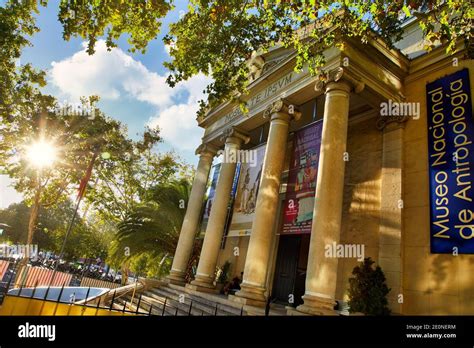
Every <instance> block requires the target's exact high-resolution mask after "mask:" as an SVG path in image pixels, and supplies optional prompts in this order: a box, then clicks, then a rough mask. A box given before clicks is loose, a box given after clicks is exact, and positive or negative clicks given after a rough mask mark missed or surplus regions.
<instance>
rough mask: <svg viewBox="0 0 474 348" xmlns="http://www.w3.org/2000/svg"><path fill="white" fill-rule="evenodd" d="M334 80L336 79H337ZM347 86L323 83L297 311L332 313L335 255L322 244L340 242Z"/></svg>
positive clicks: (347, 104) (318, 313)
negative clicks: (312, 196)
mask: <svg viewBox="0 0 474 348" xmlns="http://www.w3.org/2000/svg"><path fill="white" fill-rule="evenodd" d="M336 81H337V80H336ZM349 92H350V86H349V85H348V84H347V83H346V82H344V81H339V82H329V83H328V84H327V85H326V86H325V94H326V100H325V103H324V118H323V130H322V139H321V150H320V157H319V166H318V179H317V184H316V193H315V203H314V212H313V225H312V228H311V241H310V246H309V255H308V269H307V273H306V288H305V295H304V296H303V300H304V303H303V304H302V305H300V306H298V308H297V310H298V311H299V312H303V313H307V314H313V315H314V314H315V315H331V314H335V312H334V310H333V307H334V305H335V296H336V282H337V264H338V259H337V258H336V257H326V256H325V246H326V245H328V244H332V243H334V242H335V243H336V244H338V243H339V240H340V233H341V216H342V200H343V192H344V167H345V162H344V153H345V151H346V140H347V126H348V119H349Z"/></svg>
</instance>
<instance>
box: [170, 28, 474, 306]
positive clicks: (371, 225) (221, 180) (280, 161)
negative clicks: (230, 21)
mask: <svg viewBox="0 0 474 348" xmlns="http://www.w3.org/2000/svg"><path fill="white" fill-rule="evenodd" d="M404 29H405V36H404V38H403V39H402V40H401V41H400V42H398V43H397V45H396V48H395V49H390V48H388V47H387V45H385V44H384V43H383V42H382V41H381V40H377V39H374V40H372V41H370V42H368V43H366V44H363V43H361V42H358V41H356V40H353V39H348V40H347V41H346V42H345V44H344V47H343V49H337V48H330V49H328V50H327V51H326V52H325V54H326V62H327V63H326V66H325V67H324V69H323V74H324V78H321V76H310V74H309V73H308V72H307V70H305V69H303V71H302V72H300V73H296V72H295V71H294V65H295V61H294V54H293V52H290V51H288V50H285V49H283V48H279V47H276V48H274V49H273V50H271V51H270V52H268V53H265V54H262V55H254V56H253V57H252V60H251V62H250V64H253V65H252V69H251V71H252V76H251V78H252V82H251V85H250V86H249V91H250V93H249V94H248V95H247V96H246V97H245V100H246V101H247V105H248V108H249V112H248V113H246V114H243V113H242V112H241V111H240V109H239V107H238V106H236V105H234V104H231V103H223V104H222V105H220V106H219V107H216V108H214V109H212V110H210V111H209V112H208V113H207V114H206V116H205V117H203V118H200V119H198V124H199V126H200V127H202V128H204V129H205V133H204V136H203V139H202V145H200V146H199V148H198V149H197V151H196V154H198V155H199V156H200V157H199V163H198V166H197V170H196V175H195V178H194V182H193V186H192V191H191V196H190V200H189V204H188V207H187V211H186V216H185V219H184V222H183V225H182V229H181V234H180V237H179V242H178V246H177V249H176V253H175V255H174V259H173V265H172V270H171V273H170V275H169V277H168V280H169V282H170V283H172V284H179V285H185V281H184V275H185V271H186V268H187V266H188V262H189V259H190V256H191V252H192V249H193V245H194V243H196V238H203V241H202V250H201V254H200V258H199V263H198V265H197V269H196V276H195V279H194V280H193V281H191V282H190V284H186V289H190V290H192V291H200V292H213V291H215V287H216V284H215V280H216V279H215V272H216V267H221V266H222V265H223V264H224V263H225V262H226V261H227V262H229V263H230V270H231V271H230V273H231V274H230V275H231V277H233V276H240V275H241V274H243V281H242V284H241V290H240V291H238V292H237V293H235V295H229V297H228V298H229V300H231V301H236V302H238V303H241V304H244V305H247V306H253V307H264V306H265V305H266V303H267V301H268V300H269V299H270V300H272V301H274V302H276V303H281V304H284V305H287V306H288V307H287V308H288V314H311V315H331V314H336V310H335V308H336V307H335V304H336V301H338V302H339V303H340V304H343V303H344V302H345V301H347V289H348V279H349V278H350V277H351V272H352V270H353V268H354V266H356V265H357V264H358V262H359V261H360V259H358V258H357V257H355V256H354V255H342V256H341V255H340V256H338V257H331V256H328V248H329V246H339V245H342V246H344V245H351V246H359V247H363V249H362V250H363V256H365V257H371V258H372V259H373V260H374V261H375V262H376V264H377V265H379V266H380V267H381V268H382V270H383V271H384V273H385V276H386V279H387V284H388V286H389V288H390V289H391V291H390V293H389V304H390V308H391V310H392V312H394V313H400V314H407V315H410V314H433V315H435V314H474V256H473V255H472V254H469V251H468V250H469V248H470V246H469V244H467V243H469V239H470V238H469V236H470V235H469V224H468V223H469V221H467V220H466V219H464V220H465V222H466V225H465V229H464V231H463V232H464V236H465V237H467V238H465V239H466V241H465V244H463V248H464V247H465V249H463V250H464V251H462V252H460V253H456V252H453V253H446V252H441V253H440V252H437V251H436V250H434V249H433V243H434V242H433V238H436V236H435V235H436V233H437V232H438V230H436V229H437V228H438V227H439V226H440V224H441V223H440V222H439V221H438V222H437V221H436V220H434V219H435V218H436V216H437V215H436V214H435V213H436V212H437V209H438V206H436V205H433V204H434V203H433V202H436V197H434V196H433V194H435V193H436V194H438V193H442V189H439V188H437V187H435V186H433V183H432V182H431V181H430V180H431V179H430V178H431V177H432V176H431V175H432V174H433V168H434V169H436V168H435V167H432V164H430V163H431V162H430V159H432V156H431V155H430V153H431V152H430V151H431V150H430V149H431V147H430V146H431V145H430V144H431V143H430V142H433V141H432V138H430V134H431V133H430V132H429V130H430V129H431V126H430V122H431V121H430V120H431V119H430V115H432V113H431V111H432V110H430V109H429V108H430V105H431V104H430V100H429V96H430V95H431V94H430V92H429V91H428V90H427V88H429V84H430V83H432V82H433V81H436V80H438V79H440V78H443V77H445V76H449V75H450V74H455V73H457V72H459V71H461V70H465V69H467V71H468V80H469V81H470V86H473V85H474V64H473V61H472V59H469V52H472V48H471V49H469V47H467V46H466V43H465V42H459V46H458V49H457V52H456V53H455V54H454V55H452V56H448V55H446V54H445V49H444V47H438V48H436V49H434V50H433V51H431V52H429V53H427V52H424V51H423V43H422V41H421V33H420V32H419V29H418V25H417V23H415V22H413V21H411V22H408V23H406V24H405V27H404ZM448 85H449V84H448ZM451 86H452V87H453V88H455V87H456V86H455V85H453V82H451ZM464 87H465V86H464ZM464 87H463V88H464ZM466 88H467V87H466ZM433 90H434V89H433ZM466 90H468V91H469V95H468V101H466V100H464V99H463V102H468V103H472V97H473V93H472V91H471V90H470V89H464V90H463V91H464V92H465V91H466ZM453 91H454V90H453ZM428 92H429V93H428ZM464 92H463V93H464ZM459 93H460V92H459ZM461 99H462V98H461ZM432 101H436V100H434V99H433V100H432ZM393 105H401V106H410V107H411V106H413V109H406V110H408V111H409V112H406V113H405V114H403V112H399V111H400V110H398V109H397V110H398V111H394V110H395V109H393V108H391V109H390V110H391V111H392V112H388V113H387V112H386V110H383V109H384V108H385V107H387V106H388V107H389V108H390V107H392V106H393ZM463 108H464V106H463ZM433 110H434V109H433ZM466 110H471V114H470V115H467V117H468V118H467V121H466V122H468V123H469V122H470V123H472V122H473V116H472V108H471V109H467V108H466ZM433 119H434V118H433ZM318 124H319V125H320V128H319V129H318V132H319V133H317V134H318V140H317V147H316V146H315V147H314V148H313V150H314V149H317V153H315V151H313V150H311V149H312V148H311V146H309V145H308V147H307V149H309V150H308V151H309V153H310V154H311V155H309V156H308V157H305V158H303V159H298V160H300V161H303V162H304V161H306V160H307V159H308V158H316V160H315V161H317V162H316V163H317V166H316V168H317V172H315V173H317V174H316V175H315V176H314V178H313V177H312V176H311V168H310V166H307V168H308V171H307V172H304V171H302V172H301V173H302V175H303V176H302V177H303V179H302V180H304V175H305V174H306V173H310V174H308V175H309V177H310V180H312V182H310V183H309V184H308V185H309V186H308V187H310V188H313V190H314V191H310V192H312V193H311V196H312V197H309V198H310V199H306V200H305V204H307V203H308V202H310V210H311V212H312V213H311V214H310V215H311V216H310V220H309V221H310V222H309V223H310V225H309V226H310V227H309V229H306V230H305V229H304V228H303V227H301V228H300V227H298V226H303V225H302V224H298V223H296V225H295V226H296V227H295V228H292V229H291V230H290V233H287V232H288V231H286V230H285V231H284V230H283V227H282V226H283V224H284V223H283V220H284V219H285V216H284V215H285V212H286V211H287V209H286V208H285V205H286V204H287V202H288V194H289V192H290V191H291V189H294V187H291V183H290V181H291V178H292V174H291V170H292V169H291V168H292V166H293V165H294V161H295V160H294V158H296V157H295V156H294V153H295V145H294V144H295V139H296V137H298V134H300V133H301V130H302V129H309V128H308V127H312V126H314V125H318ZM315 134H316V133H315ZM433 134H435V137H436V134H438V133H433ZM308 141H309V142H310V141H311V139H309V140H308ZM256 148H262V149H264V150H262V151H263V152H262V153H263V161H262V162H261V164H260V165H261V167H260V172H259V173H258V176H257V179H255V180H257V181H258V187H257V190H256V191H255V190H254V188H255V187H254V188H253V189H250V184H249V185H248V188H247V184H248V183H249V182H250V181H251V180H250V179H252V178H253V177H251V175H250V174H249V173H250V171H248V172H247V174H246V173H245V170H243V169H242V168H243V167H242V166H239V163H236V161H222V163H221V164H220V168H219V174H218V176H217V181H216V183H215V187H214V189H215V193H214V195H213V200H212V209H210V211H209V215H208V218H207V223H206V225H205V229H204V230H203V231H202V233H199V232H200V230H201V225H200V224H201V217H202V214H203V204H204V201H205V196H206V190H207V186H208V182H209V180H210V173H211V168H212V166H213V161H214V160H215V158H216V157H217V154H220V153H221V152H222V150H224V151H226V152H229V153H232V152H237V151H239V150H248V151H251V150H252V149H256ZM311 156H313V157H311ZM470 158H471V159H472V158H474V156H472V154H470ZM303 162H301V163H303ZM304 163H306V162H304ZM472 168H473V167H470V169H469V170H468V173H469V174H470V175H474V169H472ZM239 170H240V176H239V177H238V178H237V177H236V172H237V171H239ZM436 175H437V174H435V176H436ZM247 177H248V178H247ZM236 178H237V179H236ZM435 179H436V178H435ZM236 180H237V181H236ZM252 180H253V179H252ZM298 180H299V179H298ZM470 180H471V184H472V183H474V182H472V180H473V178H472V176H471V177H470ZM235 183H237V185H236V184H235ZM235 187H243V189H244V190H247V192H246V193H245V195H243V196H241V198H240V200H241V201H242V199H244V200H248V201H250V200H251V199H252V197H254V196H256V197H254V201H252V202H253V203H252V204H251V206H250V208H248V207H247V208H246V209H247V211H251V214H250V213H249V214H248V215H249V216H251V219H250V222H248V221H247V222H246V223H245V224H244V223H242V224H239V223H233V221H234V220H232V219H233V218H232V217H229V213H231V212H232V211H234V212H235V211H236V209H237V210H238V209H240V211H243V208H242V206H245V205H246V204H247V203H246V202H244V203H240V207H241V208H239V207H237V206H238V204H236V202H234V199H233V198H235V197H234V196H233V195H234V194H235V193H234V192H233V190H234V189H235ZM466 190H467V188H466ZM256 192H258V194H256ZM463 192H464V193H466V195H469V197H472V194H471V192H470V191H463ZM237 195H239V194H238V193H237ZM242 197H244V198H242ZM295 197H297V196H295ZM305 198H308V197H305ZM467 198H468V197H467ZM290 201H291V200H290ZM466 201H468V200H467V199H466ZM229 202H231V203H230V204H229ZM461 203H462V202H461ZM467 207H469V206H467ZM299 209H300V210H302V209H303V201H300V208H299ZM464 210H465V211H466V212H467V213H468V212H469V210H468V209H467V208H465V209H464ZM294 221H296V220H293V222H294ZM453 229H454V227H453ZM448 233H450V232H449V231H448V232H445V231H444V230H443V231H441V234H439V233H438V236H440V235H441V236H443V235H447V234H448ZM453 233H454V232H453ZM470 233H472V229H471V232H470ZM448 238H449V236H448ZM435 240H436V239H435ZM443 241H444V240H441V242H443ZM473 241H474V239H473ZM472 243H474V242H472ZM353 250H355V249H353ZM456 250H457V249H456ZM466 250H467V252H466ZM359 256H360V255H359ZM339 309H340V308H339Z"/></svg>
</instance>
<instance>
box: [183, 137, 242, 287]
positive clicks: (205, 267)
mask: <svg viewBox="0 0 474 348" xmlns="http://www.w3.org/2000/svg"><path fill="white" fill-rule="evenodd" d="M224 137H225V139H226V140H225V152H226V153H227V154H230V153H231V152H236V151H238V150H240V147H241V145H242V143H246V142H248V141H249V140H250V139H249V137H248V136H247V135H245V134H244V133H242V132H240V131H237V130H236V129H234V128H230V129H228V130H227V131H226V132H225V134H224ZM235 158H237V156H235ZM236 166H237V163H235V162H232V163H229V162H223V163H222V165H221V170H220V172H219V178H218V179H217V185H216V193H215V197H214V201H213V204H212V209H211V213H210V216H209V222H208V224H207V228H206V234H205V235H204V242H203V245H202V250H201V255H200V258H199V264H198V268H197V271H196V278H195V279H194V280H193V281H192V282H191V284H187V285H186V286H187V287H189V288H191V289H193V290H200V291H213V290H214V288H215V285H214V276H215V270H216V263H217V256H218V254H219V248H220V245H221V240H222V236H223V233H224V227H225V220H226V217H227V207H228V204H229V200H230V194H231V191H232V183H233V181H234V175H235V168H236Z"/></svg>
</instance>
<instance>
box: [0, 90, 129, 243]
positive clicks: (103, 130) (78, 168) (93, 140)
mask: <svg viewBox="0 0 474 348" xmlns="http://www.w3.org/2000/svg"><path fill="white" fill-rule="evenodd" d="M96 100H97V98H90V99H89V100H86V99H84V100H83V106H84V109H86V108H89V109H91V108H94V103H95V101H96ZM34 106H35V105H31V107H34ZM40 110H41V111H39V110H37V109H34V108H31V110H30V112H29V113H21V112H20V113H18V114H14V115H13V117H12V118H11V119H10V121H8V122H5V123H4V124H3V126H2V127H0V139H2V147H1V148H0V169H1V170H2V172H3V173H5V174H8V175H9V177H10V178H11V179H13V182H14V188H15V189H16V190H17V191H18V192H20V193H22V194H23V196H24V197H25V199H26V202H27V204H28V205H31V206H32V209H31V214H30V218H29V229H28V238H27V243H28V244H29V243H31V242H32V240H33V234H34V231H35V225H36V221H37V217H38V213H39V210H40V209H41V208H48V207H51V206H54V205H57V204H58V203H60V202H62V201H64V200H65V199H67V197H69V196H70V195H71V194H72V192H73V190H74V189H76V188H77V187H78V184H79V182H80V180H81V178H82V177H83V176H84V174H85V172H86V169H87V167H88V166H89V163H90V161H91V159H92V158H93V156H94V153H95V152H97V151H100V152H101V153H102V154H104V153H107V154H108V156H109V158H108V159H107V162H108V164H104V167H105V168H113V165H110V163H116V162H119V161H125V160H126V159H125V158H124V155H123V154H124V153H126V152H130V151H132V149H133V145H134V144H133V142H132V141H131V140H129V139H128V138H127V137H126V135H125V129H124V127H123V126H122V125H121V124H120V123H119V122H118V121H115V120H112V119H111V118H109V117H107V116H105V115H104V114H103V113H101V112H100V111H99V110H98V109H94V110H95V111H94V112H95V117H94V118H93V119H91V118H90V117H84V116H81V115H70V114H63V113H57V112H56V111H55V109H54V108H48V109H40ZM37 147H40V151H41V150H42V149H43V148H45V149H46V148H47V149H49V150H48V151H54V152H55V155H56V157H57V159H56V161H55V162H54V163H50V164H51V165H50V166H45V167H42V166H39V167H38V166H35V165H32V162H35V161H36V160H37V159H36V158H32V154H31V151H33V155H34V156H40V157H41V156H42V153H40V151H37V150H36V148H37ZM36 152H38V153H36ZM44 160H46V159H44ZM105 170H107V169H105ZM108 170H109V171H110V170H112V169H108Z"/></svg>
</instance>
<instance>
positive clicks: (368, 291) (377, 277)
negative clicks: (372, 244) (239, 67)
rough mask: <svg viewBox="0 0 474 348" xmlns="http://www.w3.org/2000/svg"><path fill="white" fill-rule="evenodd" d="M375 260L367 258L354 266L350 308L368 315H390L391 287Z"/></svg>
mask: <svg viewBox="0 0 474 348" xmlns="http://www.w3.org/2000/svg"><path fill="white" fill-rule="evenodd" d="M374 263H375V262H374V261H372V260H371V259H370V257H368V258H365V259H364V262H362V263H361V264H360V265H359V266H356V267H354V269H353V271H352V274H353V275H354V277H352V278H350V279H349V307H350V308H349V310H350V312H352V313H353V312H362V313H364V314H368V315H389V314H390V309H389V308H388V306H387V305H388V302H387V294H388V293H389V292H390V289H389V288H388V287H387V284H386V283H385V275H384V273H383V272H382V269H381V268H380V266H377V267H376V268H375V269H373V268H372V265H373V264H374Z"/></svg>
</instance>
